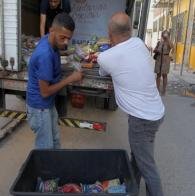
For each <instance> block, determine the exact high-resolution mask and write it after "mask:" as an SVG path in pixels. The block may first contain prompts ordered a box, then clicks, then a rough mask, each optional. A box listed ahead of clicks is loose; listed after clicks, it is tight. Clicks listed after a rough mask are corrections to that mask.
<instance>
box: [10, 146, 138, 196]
mask: <svg viewBox="0 0 195 196" xmlns="http://www.w3.org/2000/svg"><path fill="white" fill-rule="evenodd" d="M37 177H42V178H43V179H44V180H48V179H54V178H60V186H61V185H64V184H66V183H84V184H93V183H95V182H96V181H97V180H99V181H104V180H112V179H115V178H119V179H120V180H122V181H123V180H124V183H125V184H126V187H127V193H126V194H105V193H104V194H99V193H97V194H86V193H81V194H61V193H52V194H51V193H37V192H34V191H35V187H36V182H37ZM134 183H135V179H134V178H133V175H132V170H131V168H130V165H129V158H128V155H127V153H126V151H124V150H33V151H32V152H31V153H30V155H29V156H28V158H27V160H26V161H25V163H24V164H23V166H22V168H21V169H20V172H19V175H18V177H17V178H16V180H15V182H14V184H13V185H12V187H11V189H10V193H11V194H12V195H14V196H24V195H25V196H51V195H52V196H59V195H66V196H75V195H79V196H84V195H85V196H89V195H90V196H91V195H101V196H106V195H115V196H119V195H120V196H134V194H133V193H132V192H131V191H130V187H132V186H133V185H134Z"/></svg>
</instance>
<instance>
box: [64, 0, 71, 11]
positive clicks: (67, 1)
mask: <svg viewBox="0 0 195 196" xmlns="http://www.w3.org/2000/svg"><path fill="white" fill-rule="evenodd" d="M62 10H63V12H66V13H67V14H69V13H70V12H71V5H70V0H62Z"/></svg>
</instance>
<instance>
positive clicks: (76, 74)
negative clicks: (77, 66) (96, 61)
mask: <svg viewBox="0 0 195 196" xmlns="http://www.w3.org/2000/svg"><path fill="white" fill-rule="evenodd" d="M82 77H83V73H82V72H81V71H77V72H74V73H73V74H72V75H70V76H69V80H70V82H78V81H80V80H81V79H82Z"/></svg>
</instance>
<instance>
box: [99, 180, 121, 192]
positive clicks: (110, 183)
mask: <svg viewBox="0 0 195 196" xmlns="http://www.w3.org/2000/svg"><path fill="white" fill-rule="evenodd" d="M120 184H121V182H120V180H119V179H113V180H107V181H104V182H102V186H103V188H104V191H108V189H109V188H110V187H112V186H118V185H120Z"/></svg>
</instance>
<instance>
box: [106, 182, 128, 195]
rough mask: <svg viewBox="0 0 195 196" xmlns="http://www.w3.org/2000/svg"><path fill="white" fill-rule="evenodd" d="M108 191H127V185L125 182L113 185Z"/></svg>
mask: <svg viewBox="0 0 195 196" xmlns="http://www.w3.org/2000/svg"><path fill="white" fill-rule="evenodd" d="M108 193H126V186H125V185H124V184H122V185H117V186H111V187H109V188H108Z"/></svg>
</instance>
